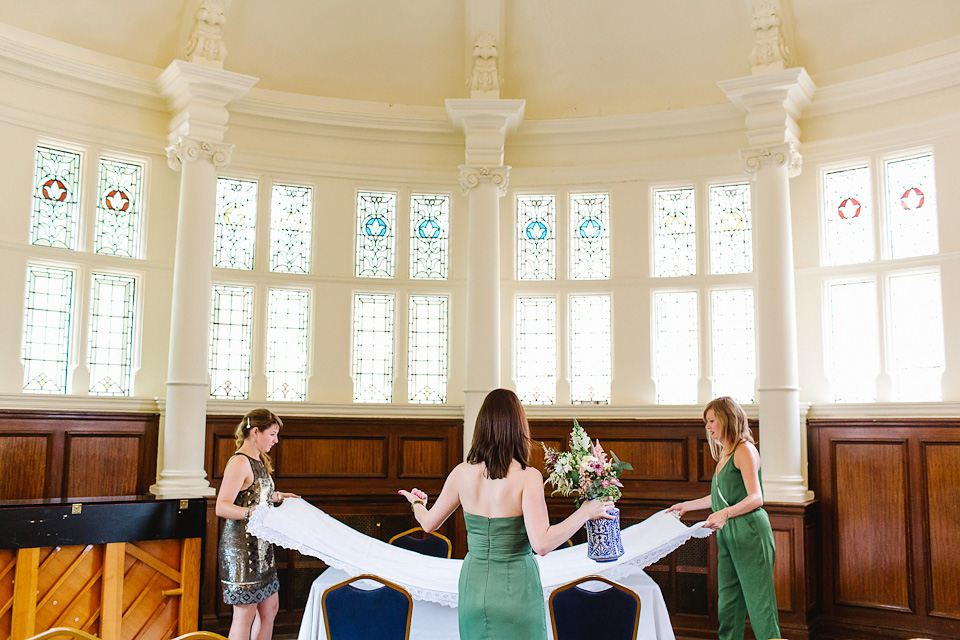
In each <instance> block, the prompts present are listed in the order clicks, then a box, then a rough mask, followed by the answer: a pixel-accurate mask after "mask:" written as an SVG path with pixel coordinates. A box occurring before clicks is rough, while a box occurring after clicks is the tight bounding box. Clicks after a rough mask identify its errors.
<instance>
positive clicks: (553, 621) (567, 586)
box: [549, 575, 640, 640]
mask: <svg viewBox="0 0 960 640" xmlns="http://www.w3.org/2000/svg"><path fill="white" fill-rule="evenodd" d="M584 582H604V583H606V584H608V585H610V586H611V587H612V588H614V589H618V590H620V591H622V592H624V593H627V594H630V596H631V597H633V599H634V600H635V601H636V603H637V616H636V619H635V620H634V621H633V640H637V633H638V631H639V630H640V596H638V595H637V594H636V593H634V592H633V590H632V589H628V588H627V587H625V586H623V585H622V584H617V583H616V582H614V581H613V580H608V579H607V578H604V577H603V576H597V575H593V576H584V577H582V578H577V579H576V580H574V581H573V582H568V583H567V584H564V585H561V586H559V587H557V588H556V589H554V590H553V591H551V592H550V600H549V604H550V627H551V628H552V629H553V637H554V638H557V637H559V636H557V620H556V617H555V616H554V614H553V597H554V596H555V595H557V594H558V593H560V592H561V591H566V590H567V589H572V588H573V587H575V586H577V585H578V584H583V583H584Z"/></svg>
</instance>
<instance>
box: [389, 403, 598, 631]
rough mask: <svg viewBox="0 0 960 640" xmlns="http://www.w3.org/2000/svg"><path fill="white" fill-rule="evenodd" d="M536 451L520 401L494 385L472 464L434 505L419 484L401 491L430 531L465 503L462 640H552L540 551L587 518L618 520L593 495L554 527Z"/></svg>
mask: <svg viewBox="0 0 960 640" xmlns="http://www.w3.org/2000/svg"><path fill="white" fill-rule="evenodd" d="M529 456H530V426H529V425H528V424H527V416H526V414H525V413H524V411H523V406H522V405H521V404H520V400H519V398H517V395H516V394H515V393H514V392H513V391H509V390H507V389H495V390H494V391H491V392H490V393H489V394H487V397H486V398H485V399H484V401H483V406H481V407H480V413H479V414H478V415H477V426H476V428H475V429H474V432H473V443H472V444H471V445H470V452H469V453H468V454H467V461H466V462H462V463H460V464H459V465H457V467H456V468H455V469H454V470H453V471H451V472H450V475H449V476H447V480H446V482H444V484H443V490H442V491H441V492H440V496H439V497H438V498H437V501H436V502H435V503H434V505H433V507H431V508H429V509H428V508H427V505H426V502H427V495H426V494H425V493H423V492H422V491H420V490H418V489H413V490H412V491H400V492H399V493H400V494H402V495H403V496H405V497H406V498H407V500H409V501H410V508H411V509H413V515H414V516H415V517H416V519H417V521H418V522H419V523H420V526H422V527H423V528H424V530H426V531H434V530H436V529H437V527H439V526H440V525H441V524H443V523H444V521H445V520H446V519H447V518H448V517H450V514H452V513H453V512H454V511H456V509H457V507H458V506H460V505H463V517H464V520H465V522H466V525H467V547H468V551H467V557H466V558H464V561H463V567H462V568H461V569H460V583H459V590H458V594H459V596H458V604H457V610H458V617H459V622H460V640H512V639H516V640H521V639H522V640H546V638H547V617H546V609H545V608H544V602H543V589H542V587H541V585H540V569H539V567H538V566H537V562H536V559H535V558H534V557H533V552H536V553H538V554H540V555H545V554H546V553H549V552H550V551H552V550H554V549H556V548H557V547H558V546H560V544H562V543H563V542H564V541H565V540H567V539H568V538H569V537H570V536H572V535H573V534H574V533H576V532H577V530H578V529H579V528H580V527H582V526H583V525H584V523H585V522H586V521H587V520H591V519H593V518H611V517H612V516H609V515H607V509H610V508H612V507H613V504H612V503H610V502H600V501H598V500H588V501H586V502H584V503H583V504H582V505H580V508H579V509H577V510H576V511H574V512H573V514H572V515H571V516H570V517H568V518H567V519H566V520H564V521H563V522H560V523H559V524H555V525H553V526H551V525H550V517H549V514H548V513H547V502H546V499H545V498H544V496H543V476H542V475H541V474H540V472H539V471H538V470H537V469H536V468H535V467H531V466H529V465H528V463H527V459H528V458H529ZM599 614H602V612H598V615H599Z"/></svg>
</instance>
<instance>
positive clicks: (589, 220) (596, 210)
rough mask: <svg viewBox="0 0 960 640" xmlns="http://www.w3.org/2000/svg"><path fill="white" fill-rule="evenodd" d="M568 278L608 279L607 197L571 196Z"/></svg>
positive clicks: (592, 195) (587, 194) (608, 212)
mask: <svg viewBox="0 0 960 640" xmlns="http://www.w3.org/2000/svg"><path fill="white" fill-rule="evenodd" d="M570 233H571V236H570V277H571V278H573V279H574V280H604V279H607V278H609V277H610V198H609V196H608V195H607V194H606V193H578V194H574V195H571V196H570Z"/></svg>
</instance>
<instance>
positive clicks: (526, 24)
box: [0, 0, 960, 119]
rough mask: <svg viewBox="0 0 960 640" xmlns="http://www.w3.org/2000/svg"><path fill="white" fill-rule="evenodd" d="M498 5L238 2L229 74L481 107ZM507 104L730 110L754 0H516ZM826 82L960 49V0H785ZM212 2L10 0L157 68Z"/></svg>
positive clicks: (61, 33)
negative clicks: (473, 42) (471, 22)
mask: <svg viewBox="0 0 960 640" xmlns="http://www.w3.org/2000/svg"><path fill="white" fill-rule="evenodd" d="M482 1H483V0H406V1H401V0H232V3H231V4H230V7H229V10H228V13H227V22H226V26H225V27H224V31H223V40H224V44H225V46H226V50H227V56H226V59H225V62H224V68H225V69H228V70H230V71H236V72H238V73H243V74H247V75H251V76H255V77H257V78H259V79H260V80H259V82H258V83H257V87H259V88H263V89H272V90H277V91H283V92H291V93H299V94H307V95H315V96H324V97H331V98H343V99H351V100H364V101H371V102H380V103H387V104H408V105H423V106H433V107H439V106H442V105H443V101H444V99H445V98H457V97H467V95H468V91H467V77H468V74H469V70H470V68H471V59H470V48H471V47H470V45H469V40H470V37H469V36H468V34H467V30H468V29H467V26H466V22H467V16H468V14H469V13H470V11H471V5H473V4H474V3H477V2H482ZM501 4H502V12H501V13H502V18H501V42H500V43H499V50H500V72H501V75H502V77H503V81H504V84H503V87H502V91H501V96H502V97H503V98H523V99H525V100H526V101H527V106H526V118H527V119H554V118H576V117H595V116H607V115H622V114H633V113H646V112H655V111H664V110H670V109H679V108H689V107H698V106H706V105H712V104H723V103H726V102H727V100H726V97H725V96H724V95H723V93H722V92H721V91H720V89H719V88H718V87H717V82H718V81H720V80H728V79H731V78H737V77H742V76H747V75H750V71H751V68H750V63H749V62H748V56H749V54H750V51H751V48H752V46H753V31H752V29H751V26H750V23H751V10H750V0H593V1H592V2H587V1H585V0H502V2H501ZM780 5H781V7H782V10H783V16H782V17H783V28H784V34H785V37H786V41H787V44H788V47H789V48H790V50H791V53H792V54H793V58H794V64H795V65H796V66H804V67H806V69H807V71H808V72H809V73H810V75H811V76H812V77H813V79H814V81H815V82H817V83H818V84H822V83H824V82H834V81H838V80H845V79H852V78H854V77H857V76H858V74H859V75H863V74H867V73H875V72H879V71H885V70H887V69H892V68H897V67H899V66H903V65H904V64H906V63H909V62H916V61H919V60H922V59H924V58H929V57H935V56H937V55H942V54H944V53H950V52H954V51H958V50H960V2H958V0H911V1H910V2H904V1H903V0H780ZM197 6H198V0H71V2H63V0H31V1H30V2H18V1H13V0H4V1H3V2H0V22H4V23H6V24H8V25H11V26H13V27H17V28H19V29H22V30H25V31H30V32H33V33H37V34H40V35H42V36H46V37H49V38H53V39H55V40H59V41H61V42H65V43H67V44H71V45H75V46H79V47H83V48H85V49H90V50H93V51H96V52H100V53H103V54H108V55H110V56H114V57H117V58H121V59H124V60H129V61H132V62H136V63H140V64H145V65H149V66H152V67H157V68H164V67H166V66H167V65H168V64H169V63H170V61H171V60H173V59H175V58H179V57H183V51H184V45H185V43H186V41H187V39H188V37H189V34H190V31H191V28H192V26H193V22H194V17H195V14H196V9H197Z"/></svg>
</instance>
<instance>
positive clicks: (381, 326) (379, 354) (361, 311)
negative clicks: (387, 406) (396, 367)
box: [353, 293, 394, 402]
mask: <svg viewBox="0 0 960 640" xmlns="http://www.w3.org/2000/svg"><path fill="white" fill-rule="evenodd" d="M393 310H394V299H393V296H392V295H388V294H374V293H358V294H356V295H355V296H354V299H353V399H354V401H355V402H392V401H393V326H394V311H393Z"/></svg>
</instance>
